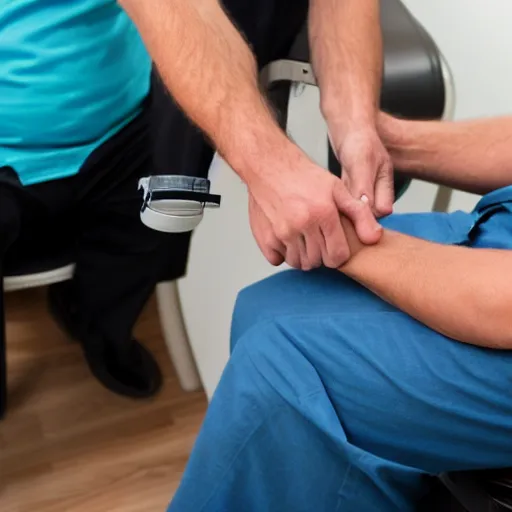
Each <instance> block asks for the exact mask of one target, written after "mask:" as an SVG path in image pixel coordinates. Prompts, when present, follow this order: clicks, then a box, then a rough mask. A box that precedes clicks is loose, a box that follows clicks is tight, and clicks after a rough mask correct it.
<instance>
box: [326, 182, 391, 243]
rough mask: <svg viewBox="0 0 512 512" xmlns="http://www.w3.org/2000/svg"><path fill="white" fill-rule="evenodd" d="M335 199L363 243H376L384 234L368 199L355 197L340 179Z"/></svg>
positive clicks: (335, 191)
mask: <svg viewBox="0 0 512 512" xmlns="http://www.w3.org/2000/svg"><path fill="white" fill-rule="evenodd" d="M334 200H335V201H336V205H337V207H338V210H339V211H340V212H341V213H342V214H343V215H345V217H347V218H348V219H350V221H351V222H352V224H353V225H354V228H355V230H356V234H357V236H358V238H359V240H361V242H362V243H363V244H367V245H372V244H376V243H377V242H378V241H379V240H380V237H381V235H382V226H381V225H380V224H379V223H378V222H377V220H376V219H375V217H374V216H373V213H372V210H371V208H370V204H369V202H368V201H367V200H360V199H356V198H354V197H353V196H352V195H351V194H350V193H349V191H348V190H347V189H346V188H345V186H344V185H343V183H342V182H341V181H339V182H338V183H337V184H336V185H335V187H334Z"/></svg>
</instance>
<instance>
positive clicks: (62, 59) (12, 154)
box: [0, 0, 151, 185]
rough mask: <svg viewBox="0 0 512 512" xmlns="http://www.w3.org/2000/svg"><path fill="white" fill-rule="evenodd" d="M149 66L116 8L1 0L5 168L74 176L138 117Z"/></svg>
mask: <svg viewBox="0 0 512 512" xmlns="http://www.w3.org/2000/svg"><path fill="white" fill-rule="evenodd" d="M150 75H151V59H150V57H149V55H148V53H147V51H146V49H145V47H144V44H143V42H142V40H141V38H140V36H139V33H138V32H137V29H136V27H135V26H134V25H133V23H132V22H131V20H130V19H129V18H128V16H127V15H126V13H125V12H124V11H123V10H122V9H121V8H120V7H119V6H118V5H117V3H116V1H115V0H0V167H2V166H11V167H13V168H14V170H15V171H16V172H17V174H18V176H19V177H20V180H21V182H22V183H23V184H24V185H30V184H34V183H40V182H43V181H49V180H53V179H58V178H64V177H67V176H72V175H73V174H76V173H77V172H78V171H79V169H80V166H81V165H82V164H83V162H84V161H85V159H86V158H87V157H88V156H89V155H90V154H91V152H92V151H93V150H94V149H95V148H96V147H98V146H99V145H100V144H101V143H102V142H104V141H105V140H106V139H107V138H109V137H110V136H111V135H113V134H114V133H115V132H116V131H118V130H120V129H121V127H122V126H124V125H125V124H126V123H128V122H129V121H130V120H131V119H133V118H134V117H135V116H136V115H137V113H138V112H139V111H140V108H141V103H142V101H143V100H144V98H145V97H146V96H147V94H148V92H149V86H150Z"/></svg>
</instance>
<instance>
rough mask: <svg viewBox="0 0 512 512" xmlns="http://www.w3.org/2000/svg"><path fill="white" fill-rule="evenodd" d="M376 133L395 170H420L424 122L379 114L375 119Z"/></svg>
mask: <svg viewBox="0 0 512 512" xmlns="http://www.w3.org/2000/svg"><path fill="white" fill-rule="evenodd" d="M377 131H378V134H379V136H380V138H381V140H382V143H383V144H384V146H385V147H386V149H387V150H388V152H389V155H390V156H391V159H392V161H393V166H394V167H395V169H397V170H399V171H402V172H405V173H407V172H408V171H409V172H417V171H419V170H421V167H422V151H423V144H424V137H425V135H426V134H425V133H424V132H425V130H424V122H421V121H409V120H405V119H399V118H396V117H392V116H390V115H388V114H384V113H381V114H379V116H378V118H377Z"/></svg>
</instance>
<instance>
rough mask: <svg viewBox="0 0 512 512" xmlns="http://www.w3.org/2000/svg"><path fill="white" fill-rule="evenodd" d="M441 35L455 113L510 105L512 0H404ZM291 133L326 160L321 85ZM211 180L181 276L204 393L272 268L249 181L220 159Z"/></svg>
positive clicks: (300, 100) (418, 202)
mask: <svg viewBox="0 0 512 512" xmlns="http://www.w3.org/2000/svg"><path fill="white" fill-rule="evenodd" d="M404 1H405V3H406V4H407V6H408V7H409V8H410V9H411V11H412V12H413V14H414V15H415V16H416V17H417V18H418V19H419V20H420V22H422V23H423V24H424V25H425V27H426V28H427V30H428V31H429V32H430V33H431V34H432V35H433V37H434V39H435V40H436V41H437V43H438V45H439V47H440V48H441V51H442V52H443V54H444V55H445V57H446V60H447V61H448V63H449V65H450V68H451V69H452V71H453V75H454V79H455V87H456V90H457V106H456V118H458V119H462V118H470V117H477V116H489V115H499V114H505V113H509V112H512V30H510V26H511V21H512V0H404ZM295 93H296V94H295V96H296V97H295V98H294V99H293V100H292V103H293V104H294V105H292V106H291V113H290V122H291V124H292V125H293V130H292V136H293V137H294V138H295V139H296V141H297V142H298V143H300V144H301V145H302V146H303V147H304V148H307V150H308V152H309V153H310V154H311V156H315V157H316V159H317V160H318V161H319V163H324V164H325V153H326V145H325V132H324V131H323V130H324V128H323V122H322V120H321V118H318V108H317V106H316V105H317V104H318V92H317V91H315V90H314V89H311V88H301V89H300V90H298V91H295ZM216 171H217V172H218V174H219V176H218V179H217V181H216V184H215V186H214V189H215V191H216V192H219V193H221V194H223V206H222V208H221V209H220V210H219V211H216V212H213V211H211V212H207V216H206V218H205V219H204V221H203V223H202V225H201V226H200V227H199V229H198V230H197V232H196V233H195V235H194V238H193V243H192V251H191V257H190V263H189V274H188V276H187V277H186V278H185V279H183V280H182V281H181V282H180V293H181V298H182V303H183V310H184V315H185V321H186V323H187V328H188V331H189V335H190V339H191V343H192V346H193V350H194V353H195V356H196V359H197V362H198V365H199V368H200V373H201V376H202V379H203V383H204V384H205V388H206V391H207V394H208V395H209V396H211V394H212V392H213V390H214V388H215V386H216V384H217V382H218V379H219V377H220V374H221V372H222V369H223V367H224V364H225V362H226V360H227V358H228V352H229V351H228V346H229V345H228V340H229V330H230V319H231V313H232V310H233V305H234V301H235V298H236V295H237V293H238V290H240V288H242V287H244V286H246V285H248V284H250V283H252V282H254V281H256V280H258V279H261V278H262V277H264V276H266V275H269V274H270V273H271V272H273V271H275V269H273V268H272V267H270V266H269V265H268V264H267V262H266V261H265V260H264V258H263V257H262V256H261V254H260V252H259V250H258V248H257V247H256V244H255V242H254V240H253V238H252V235H251V233H250V229H249V224H248V216H247V201H246V194H245V187H244V186H243V185H242V183H241V182H240V180H239V179H238V178H237V177H236V176H235V175H234V173H233V172H232V171H231V170H229V169H228V168H227V166H225V165H224V164H223V163H222V162H217V165H216ZM434 194H435V187H433V186H430V185H426V184H423V183H414V184H413V186H412V187H411V189H410V190H409V191H408V192H407V194H405V196H404V197H403V198H402V199H401V200H400V202H399V204H398V205H397V208H396V210H397V211H418V210H420V211H425V210H428V209H430V208H431V207H432V203H433V199H434ZM476 200H477V198H476V197H474V196H470V195H468V194H459V193H458V194H456V195H455V197H454V200H453V203H452V209H459V208H460V209H470V208H472V206H473V205H474V203H475V202H476Z"/></svg>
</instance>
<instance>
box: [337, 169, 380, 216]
mask: <svg viewBox="0 0 512 512" xmlns="http://www.w3.org/2000/svg"><path fill="white" fill-rule="evenodd" d="M342 176H346V178H345V180H344V181H345V183H346V185H347V188H348V191H349V192H350V194H351V195H352V197H354V198H355V199H361V197H362V196H366V198H367V200H368V204H369V206H370V208H372V207H373V205H374V203H375V185H374V183H373V180H372V177H373V176H374V173H373V172H372V170H371V168H370V167H369V166H366V165H358V166H355V167H354V168H347V169H343V174H342Z"/></svg>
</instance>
